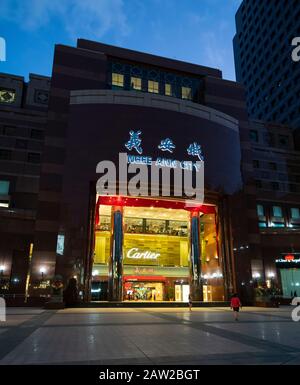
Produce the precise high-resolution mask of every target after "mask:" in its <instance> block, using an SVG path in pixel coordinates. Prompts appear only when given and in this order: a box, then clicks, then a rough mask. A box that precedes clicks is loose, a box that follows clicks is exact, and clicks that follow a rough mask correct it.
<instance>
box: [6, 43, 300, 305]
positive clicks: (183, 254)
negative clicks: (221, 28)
mask: <svg viewBox="0 0 300 385" xmlns="http://www.w3.org/2000/svg"><path fill="white" fill-rule="evenodd" d="M40 80H41V81H42V79H40ZM44 81H45V82H46V83H47V87H48V88H47V87H46V85H45V84H44V86H45V87H42V85H41V84H40V85H39V87H38V88H37V89H39V90H44V91H45V92H46V91H47V92H49V101H48V99H47V104H46V97H44V98H43V99H44V100H45V104H44V107H41V108H40V109H39V108H37V106H36V107H34V108H33V110H34V111H35V112H34V113H35V114H37V115H39V114H40V115H39V116H41V117H43V120H42V123H43V127H44V130H45V137H44V139H43V140H42V142H41V145H42V151H41V153H42V157H41V164H40V165H39V171H38V173H37V180H38V185H37V186H36V189H35V190H34V191H35V196H34V197H35V201H34V202H35V203H34V216H32V220H31V222H30V224H31V230H30V236H28V237H27V238H26V242H25V244H26V247H25V246H24V254H26V256H27V259H26V258H23V261H27V262H26V263H27V265H26V266H25V267H24V266H23V267H22V271H23V274H24V275H25V277H26V279H25V286H24V288H23V289H22V290H21V292H22V293H26V295H28V298H29V300H31V301H33V300H34V299H47V298H48V297H49V296H50V294H51V281H52V280H53V278H54V277H55V276H58V275H59V276H62V277H63V280H64V283H65V284H67V282H68V280H69V279H70V278H73V277H75V278H76V279H77V282H78V283H79V286H80V292H81V293H82V297H83V298H84V300H85V301H90V300H112V301H116V300H117V301H131V300H146V301H147V300H149V301H161V300H174V301H186V300H187V298H188V296H189V294H190V295H191V296H192V298H193V299H194V300H200V301H201V300H203V301H216V302H218V301H225V300H227V299H228V298H229V296H230V295H231V293H232V292H233V291H238V292H239V294H240V295H241V297H242V298H243V300H244V301H245V302H247V301H248V302H251V300H253V290H254V288H255V286H256V285H257V283H258V282H257V280H255V279H253V278H254V277H258V275H257V274H260V277H262V278H265V276H266V273H265V262H264V256H263V252H262V243H261V242H262V232H261V227H260V226H259V224H260V220H259V218H258V211H257V210H258V204H260V202H261V201H263V196H261V195H260V196H259V200H258V198H257V194H258V192H257V183H258V182H257V177H256V176H255V175H254V164H255V161H257V160H259V159H257V154H256V153H259V151H258V150H255V151H254V148H253V145H252V142H251V138H252V139H253V137H254V134H253V130H254V128H253V126H251V125H250V123H249V121H248V116H247V107H246V102H245V91H244V87H243V86H241V85H240V84H238V83H235V82H232V81H228V80H224V79H223V78H222V74H221V72H220V71H219V70H217V69H213V68H208V67H203V66H198V65H194V64H190V63H185V62H180V61H176V60H171V59H167V58H163V57H158V56H154V55H149V54H145V53H141V52H136V51H131V50H127V49H122V48H118V47H113V46H108V45H105V44H101V43H96V42H91V41H87V40H83V39H79V40H78V42H77V46H76V47H69V46H63V45H57V46H56V47H55V52H54V62H53V71H52V77H51V84H50V79H44ZM30 83H31V82H30ZM30 83H29V84H30ZM5 87H6V88H5V89H7V90H11V91H13V90H15V89H16V88H15V87H13V86H12V85H11V86H10V87H8V86H5ZM28 88H29V86H28ZM11 91H10V92H11ZM34 92H35V91H32V92H28V94H31V95H34ZM23 100H24V97H23ZM7 108H13V107H12V106H9V107H8V106H7V104H5V106H4V109H7ZM34 113H33V112H32V111H31V112H30V114H31V116H33V115H34ZM251 124H252V125H253V123H251ZM134 135H135V141H133V142H131V139H132V136H134ZM259 135H260V134H259ZM170 143H171V146H170ZM198 145H200V147H201V153H199V152H198V153H197V151H196V149H197V148H198V150H199V147H198ZM120 154H123V155H125V156H126V160H125V162H124V160H123V163H122V162H121V163H120V158H119V157H120ZM203 160H204V166H205V172H204V200H203V202H197V204H195V202H194V205H192V207H190V206H189V204H187V202H188V201H189V193H188V192H186V191H183V192H181V193H178V192H177V193H176V194H175V190H176V189H175V183H174V181H175V179H171V182H170V192H169V193H167V194H164V195H163V194H162V192H163V190H164V188H166V185H165V184H164V183H162V182H161V180H159V181H158V182H157V186H156V187H157V189H158V190H157V194H156V196H148V197H144V196H141V191H136V193H135V194H131V193H129V191H128V189H127V187H128V186H127V187H126V189H125V190H124V180H123V179H122V178H120V177H116V180H115V187H116V189H115V190H114V192H110V193H109V194H106V195H105V196H103V195H101V194H99V191H98V190H97V186H98V182H99V178H100V174H101V173H100V171H99V170H100V169H97V165H98V164H99V162H102V161H107V162H110V164H111V163H113V164H114V165H116V175H120V169H123V168H124V167H125V166H126V167H130V166H139V165H140V166H141V165H144V166H145V165H146V167H147V165H150V163H151V164H152V162H153V161H155V164H156V165H157V166H158V169H160V170H161V172H163V171H162V170H171V176H172V175H173V174H174V175H175V170H176V169H181V170H183V169H187V168H189V167H190V168H191V170H192V171H193V172H192V174H191V175H192V176H191V180H192V181H193V183H194V182H195V180H197V175H199V173H198V174H197V170H198V169H197V167H196V161H200V163H201V162H203ZM8 164H9V165H10V164H11V163H8ZM201 164H202V163H201ZM10 167H11V166H10ZM98 167H100V168H101V166H98ZM97 170H98V171H97ZM102 172H103V170H102ZM23 174H24V172H23ZM26 175H27V174H26ZM23 176H24V175H23ZM138 185H139V186H138V187H139V189H142V190H143V188H145V186H146V187H147V188H149V185H148V181H147V182H145V183H140V182H139V183H138ZM3 186H4V184H3ZM22 186H25V183H23V182H22ZM2 188H3V187H2ZM147 188H146V189H147ZM3 191H4V188H3ZM11 191H13V190H11ZM143 191H145V190H143ZM5 192H6V193H7V190H5ZM148 192H149V191H148ZM4 195H5V194H2V196H4ZM6 195H7V194H6ZM8 195H9V194H8ZM142 195H143V194H142ZM25 196H27V195H26V194H22V197H25ZM274 202H275V203H276V202H277V201H276V200H274ZM275 203H274V205H275ZM11 208H12V201H11V202H10V203H9V204H8V205H7V206H6V207H3V208H2V213H3V215H8V213H10V211H11ZM291 208H293V209H295V208H296V206H295V207H294V206H293V205H292V206H291ZM293 213H294V214H295V210H294V211H293ZM24 229H25V227H24ZM8 243H9V244H10V245H13V244H14V243H13V242H8ZM283 253H285V248H283ZM270 255H271V254H270ZM276 255H277V254H276ZM272 258H273V256H272V257H270V261H271V260H272V261H274V266H273V270H274V271H275V269H276V267H275V260H276V258H273V259H272ZM7 261H8V260H7V259H5V260H4V261H3V264H5V271H6V274H7V275H8V276H11V277H14V274H13V273H12V272H11V271H12V270H11V269H10V264H9V263H8V262H7ZM3 266H4V265H3ZM10 287H11V288H12V286H11V285H10ZM11 290H13V289H11Z"/></svg>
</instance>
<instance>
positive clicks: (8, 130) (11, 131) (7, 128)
mask: <svg viewBox="0 0 300 385" xmlns="http://www.w3.org/2000/svg"><path fill="white" fill-rule="evenodd" d="M3 134H4V135H7V136H14V135H15V134H16V129H15V127H13V126H4V129H3Z"/></svg>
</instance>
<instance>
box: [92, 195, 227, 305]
mask: <svg viewBox="0 0 300 385" xmlns="http://www.w3.org/2000/svg"><path fill="white" fill-rule="evenodd" d="M156 202H157V201H156ZM171 203H172V204H170V206H172V207H169V208H168V207H166V206H167V202H163V203H162V205H163V207H154V206H152V205H151V204H148V206H146V207H139V205H138V204H137V207H135V206H125V207H123V208H122V216H123V220H122V231H123V235H122V247H121V249H122V266H121V267H122V271H121V274H122V277H121V278H120V279H122V300H125V301H182V302H187V301H188V297H189V294H190V284H191V278H190V277H191V275H190V274H191V262H190V260H191V252H192V251H191V250H192V247H191V214H190V212H189V211H188V210H185V209H182V208H178V209H174V208H173V207H174V202H171ZM98 210H99V212H98V223H97V226H96V232H95V254H94V266H93V272H94V273H93V285H94V287H96V286H95V282H97V281H103V280H106V281H107V282H108V281H109V274H110V273H109V271H110V267H109V266H110V259H111V252H112V251H111V247H112V245H113V244H114V241H113V239H114V235H113V233H114V231H115V230H114V226H113V225H112V222H111V221H112V218H113V215H112V213H113V211H114V206H113V205H108V204H103V205H99V206H98ZM203 211H208V213H205V212H201V210H199V211H198V212H197V213H196V216H197V218H199V223H200V226H199V250H200V251H201V256H200V259H199V263H200V265H201V273H200V274H201V278H200V279H201V282H202V283H203V288H202V290H203V292H202V293H200V294H201V296H202V297H203V300H204V301H222V300H224V287H223V286H224V285H223V276H222V267H221V266H220V259H219V253H218V242H217V226H216V216H215V213H214V212H215V209H214V207H213V206H208V208H206V209H205V208H203ZM102 286H103V285H102ZM93 297H96V295H95V292H94V295H93Z"/></svg>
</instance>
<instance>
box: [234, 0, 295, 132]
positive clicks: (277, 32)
mask: <svg viewBox="0 0 300 385" xmlns="http://www.w3.org/2000/svg"><path fill="white" fill-rule="evenodd" d="M296 36H300V2H299V1H298V0H272V1H269V0H244V1H243V2H242V3H241V5H240V7H239V9H238V11H237V13H236V35H235V37H234V40H233V46H234V56H235V67H236V78H237V81H238V82H240V83H242V84H243V85H244V86H245V89H246V99H247V108H248V113H249V116H250V118H252V119H258V120H263V121H266V122H278V123H281V124H285V125H289V126H290V127H291V128H292V129H299V132H300V86H299V84H300V81H299V80H300V64H299V62H293V60H292V56H291V53H292V50H293V48H294V47H292V45H291V42H292V40H293V38H294V37H296ZM297 138H298V135H297Z"/></svg>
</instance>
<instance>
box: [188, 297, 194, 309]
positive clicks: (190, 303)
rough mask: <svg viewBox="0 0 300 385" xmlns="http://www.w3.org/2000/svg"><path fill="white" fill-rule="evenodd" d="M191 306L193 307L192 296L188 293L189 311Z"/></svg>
mask: <svg viewBox="0 0 300 385" xmlns="http://www.w3.org/2000/svg"><path fill="white" fill-rule="evenodd" d="M192 307H193V301H192V296H191V294H189V308H190V311H192Z"/></svg>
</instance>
